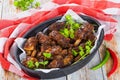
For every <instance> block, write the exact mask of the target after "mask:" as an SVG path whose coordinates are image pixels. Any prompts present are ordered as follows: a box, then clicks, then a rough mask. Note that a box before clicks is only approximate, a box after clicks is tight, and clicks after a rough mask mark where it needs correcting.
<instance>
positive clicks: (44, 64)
mask: <svg viewBox="0 0 120 80" xmlns="http://www.w3.org/2000/svg"><path fill="white" fill-rule="evenodd" d="M39 64H41V65H43V66H44V68H45V66H46V65H47V64H48V61H42V62H39Z"/></svg>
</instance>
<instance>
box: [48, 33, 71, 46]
mask: <svg viewBox="0 0 120 80" xmlns="http://www.w3.org/2000/svg"><path fill="white" fill-rule="evenodd" d="M49 36H50V38H52V39H53V40H55V41H56V42H57V44H59V45H60V46H61V47H63V48H68V47H70V39H69V38H65V37H64V36H63V35H62V34H60V33H59V32H58V31H52V32H51V33H50V34H49Z"/></svg>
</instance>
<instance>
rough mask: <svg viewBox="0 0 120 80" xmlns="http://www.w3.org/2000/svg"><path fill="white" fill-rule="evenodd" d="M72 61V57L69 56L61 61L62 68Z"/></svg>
mask: <svg viewBox="0 0 120 80" xmlns="http://www.w3.org/2000/svg"><path fill="white" fill-rule="evenodd" d="M72 61H73V55H72V54H69V55H67V56H66V57H65V58H64V59H63V63H64V66H67V65H70V64H71V63H72Z"/></svg>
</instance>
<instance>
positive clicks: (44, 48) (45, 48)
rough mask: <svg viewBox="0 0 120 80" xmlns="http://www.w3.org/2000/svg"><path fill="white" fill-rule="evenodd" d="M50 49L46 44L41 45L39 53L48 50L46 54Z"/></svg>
mask: <svg viewBox="0 0 120 80" xmlns="http://www.w3.org/2000/svg"><path fill="white" fill-rule="evenodd" d="M51 49H52V47H51V46H50V45H47V44H41V46H40V51H41V52H45V51H46V50H49V51H47V52H50V51H51Z"/></svg>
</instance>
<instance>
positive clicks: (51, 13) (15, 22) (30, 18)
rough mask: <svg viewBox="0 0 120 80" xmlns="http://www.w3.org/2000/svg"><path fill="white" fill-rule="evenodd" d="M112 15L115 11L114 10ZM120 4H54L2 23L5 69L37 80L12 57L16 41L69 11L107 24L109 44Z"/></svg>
mask: <svg viewBox="0 0 120 80" xmlns="http://www.w3.org/2000/svg"><path fill="white" fill-rule="evenodd" d="M113 8H114V9H115V11H114V13H111V10H114V9H113ZM119 8H120V2H119V3H118V2H111V1H110V0H109V1H108V0H98V1H97V0H53V2H48V3H46V4H44V5H42V6H41V8H40V9H31V10H27V11H25V12H22V13H20V14H18V15H17V16H15V17H14V18H11V19H5V20H0V62H1V65H2V67H3V69H5V70H7V71H10V72H13V73H15V74H17V75H19V76H21V77H24V78H26V79H28V80H37V79H35V78H32V77H30V76H28V75H27V74H25V73H24V72H23V71H22V70H21V68H20V67H19V66H18V64H17V63H16V62H15V60H14V59H13V58H12V57H11V55H10V50H11V46H12V45H13V43H14V40H15V39H16V38H19V37H22V35H24V34H25V33H26V32H27V31H28V30H29V29H31V28H33V27H35V26H36V25H38V24H40V23H42V22H44V21H46V20H48V19H51V18H54V17H56V16H58V15H64V13H66V11H67V10H68V9H72V10H73V11H75V12H76V13H78V14H84V15H88V16H91V17H94V18H96V19H97V20H99V21H100V22H101V24H105V25H106V27H105V28H104V30H105V38H104V39H105V40H107V41H109V40H111V39H112V37H113V34H114V32H115V31H116V27H115V25H116V23H117V21H116V20H115V19H113V18H112V16H111V15H120V13H119V12H120V9H119Z"/></svg>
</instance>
